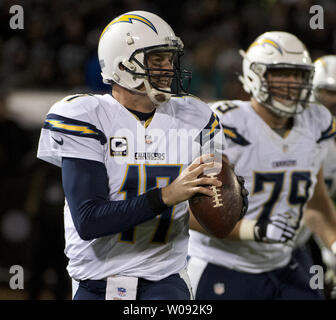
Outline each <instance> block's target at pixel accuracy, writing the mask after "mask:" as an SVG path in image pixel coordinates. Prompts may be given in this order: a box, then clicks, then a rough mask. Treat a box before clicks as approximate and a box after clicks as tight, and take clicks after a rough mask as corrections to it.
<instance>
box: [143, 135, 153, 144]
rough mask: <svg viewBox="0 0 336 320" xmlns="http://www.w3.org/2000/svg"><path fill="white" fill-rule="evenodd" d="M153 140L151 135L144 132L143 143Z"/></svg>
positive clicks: (149, 142)
mask: <svg viewBox="0 0 336 320" xmlns="http://www.w3.org/2000/svg"><path fill="white" fill-rule="evenodd" d="M152 142H153V139H152V136H150V135H148V134H146V135H145V143H146V144H151V143H152Z"/></svg>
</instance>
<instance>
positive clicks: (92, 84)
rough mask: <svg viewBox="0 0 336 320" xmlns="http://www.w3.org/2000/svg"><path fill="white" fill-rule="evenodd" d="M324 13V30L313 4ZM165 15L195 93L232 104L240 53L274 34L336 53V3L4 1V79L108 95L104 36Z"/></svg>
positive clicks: (0, 37)
mask: <svg viewBox="0 0 336 320" xmlns="http://www.w3.org/2000/svg"><path fill="white" fill-rule="evenodd" d="M14 4H20V5H22V7H23V8H24V29H23V30H11V29H10V27H9V18H10V14H9V8H10V7H11V6H12V5H14ZM314 4H319V5H321V6H322V8H323V10H324V29H322V30H313V29H311V28H310V26H309V22H310V19H311V17H312V14H310V13H309V10H310V7H311V6H312V5H314ZM137 9H142V10H148V11H151V12H154V13H157V14H158V15H160V16H161V17H163V18H164V19H165V20H166V21H168V23H169V24H170V25H171V26H172V27H173V29H174V30H175V31H176V34H178V35H179V36H180V37H181V38H182V39H183V41H184V43H185V47H186V48H187V50H186V52H187V54H186V57H185V60H184V62H185V65H186V66H188V67H190V68H191V69H192V70H193V82H192V88H191V89H192V93H193V94H195V95H198V96H200V97H202V98H204V99H218V98H222V97H226V98H228V99H230V98H232V97H237V94H239V93H240V86H239V83H238V82H237V81H236V79H237V77H236V72H237V70H240V65H241V58H240V56H239V54H238V50H239V49H240V48H243V49H246V47H247V46H248V44H249V43H251V42H252V41H253V39H255V38H256V37H257V36H258V35H260V34H261V33H263V32H265V31H268V30H283V31H288V32H292V33H294V34H296V35H297V36H298V37H299V38H300V39H301V40H302V41H303V42H304V43H306V45H307V47H308V48H309V49H310V51H311V55H312V57H313V58H315V57H318V56H320V55H323V54H325V53H332V52H335V49H336V20H335V19H334V17H335V14H336V2H335V1H332V0H318V1H313V0H300V1H297V0H261V1H254V0H250V1H247V0H246V1H242V0H240V1H236V0H225V1H222V0H207V1H203V0H186V1H154V0H113V1H111V0H95V1H91V0H82V1H77V0H2V1H0V28H1V34H0V61H1V63H0V81H1V83H6V85H7V86H9V87H11V88H27V87H29V88H38V89H65V90H72V91H91V92H92V91H105V90H108V88H107V87H106V86H105V85H104V84H102V82H101V77H100V72H99V64H98V60H97V44H98V39H99V35H100V33H101V31H102V30H103V28H104V26H105V25H107V24H108V23H109V21H110V20H111V19H112V18H113V17H115V16H117V15H119V14H121V13H124V12H126V11H130V10H137Z"/></svg>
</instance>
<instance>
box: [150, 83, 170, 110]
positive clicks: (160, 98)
mask: <svg viewBox="0 0 336 320" xmlns="http://www.w3.org/2000/svg"><path fill="white" fill-rule="evenodd" d="M144 85H145V88H146V92H147V95H148V97H149V99H150V100H151V101H152V102H153V103H154V104H155V105H159V104H161V103H164V102H168V101H169V100H170V98H171V94H170V93H167V92H162V91H159V90H157V89H154V88H153V87H151V85H150V84H149V82H148V81H147V80H144ZM162 89H164V90H167V88H162Z"/></svg>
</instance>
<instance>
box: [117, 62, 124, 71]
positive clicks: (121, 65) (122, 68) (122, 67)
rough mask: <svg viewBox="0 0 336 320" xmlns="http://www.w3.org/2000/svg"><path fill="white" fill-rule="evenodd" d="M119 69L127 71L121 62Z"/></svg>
mask: <svg viewBox="0 0 336 320" xmlns="http://www.w3.org/2000/svg"><path fill="white" fill-rule="evenodd" d="M118 67H119V69H120V70H121V71H124V70H125V67H124V66H123V64H122V63H121V62H119V64H118Z"/></svg>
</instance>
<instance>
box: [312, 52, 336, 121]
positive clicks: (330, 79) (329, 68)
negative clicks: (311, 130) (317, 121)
mask: <svg viewBox="0 0 336 320" xmlns="http://www.w3.org/2000/svg"><path fill="white" fill-rule="evenodd" d="M314 65H315V75H314V80H313V88H314V98H315V100H316V101H317V102H319V103H322V104H324V105H325V106H326V107H327V108H329V110H330V111H331V112H332V113H333V114H334V115H336V55H328V56H323V57H320V58H318V59H317V60H316V61H315V62H314ZM327 93H329V94H328V95H327Z"/></svg>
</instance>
